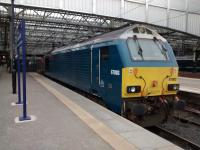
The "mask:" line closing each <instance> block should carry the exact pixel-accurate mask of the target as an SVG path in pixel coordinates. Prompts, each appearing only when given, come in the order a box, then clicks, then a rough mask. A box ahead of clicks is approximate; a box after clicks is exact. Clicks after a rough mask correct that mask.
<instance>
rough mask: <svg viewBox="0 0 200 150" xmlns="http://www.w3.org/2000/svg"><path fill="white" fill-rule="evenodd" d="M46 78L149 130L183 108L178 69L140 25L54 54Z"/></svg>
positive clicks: (163, 47)
mask: <svg viewBox="0 0 200 150" xmlns="http://www.w3.org/2000/svg"><path fill="white" fill-rule="evenodd" d="M45 65H46V67H45V69H46V71H45V73H46V75H48V76H50V77H52V78H55V79H57V80H60V81H62V82H64V83H67V84H69V85H72V86H74V87H76V88H79V89H81V90H83V91H86V92H88V93H91V94H94V95H97V96H99V97H101V98H102V100H103V101H104V103H105V104H106V106H107V107H108V108H109V109H111V110H112V111H114V112H116V113H118V114H121V115H123V116H125V117H127V118H128V119H130V120H133V121H134V122H136V123H138V124H140V125H142V126H151V125H155V124H157V123H158V122H161V121H164V120H166V119H167V117H168V115H169V114H170V113H172V112H173V110H175V108H177V109H181V108H183V107H184V102H183V101H181V100H179V99H178V97H177V95H176V94H177V91H178V89H179V83H178V65H177V62H176V59H175V56H174V54H173V50H172V48H171V47H170V45H169V44H168V42H167V41H166V39H164V38H163V37H162V36H160V35H159V34H157V33H156V32H155V31H153V30H151V29H149V28H146V27H145V26H141V25H134V26H131V27H126V28H124V29H120V30H117V31H113V32H110V33H106V34H104V35H101V36H99V37H95V38H93V39H91V40H89V41H87V42H84V43H80V44H76V45H73V46H69V47H62V48H59V49H57V50H54V51H53V52H52V53H51V54H50V55H48V56H46V58H45Z"/></svg>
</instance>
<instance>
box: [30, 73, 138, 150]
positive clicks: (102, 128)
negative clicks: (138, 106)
mask: <svg viewBox="0 0 200 150" xmlns="http://www.w3.org/2000/svg"><path fill="white" fill-rule="evenodd" d="M31 76H32V77H33V78H34V79H35V80H36V81H37V82H39V83H40V84H41V85H42V86H44V87H45V88H46V89H47V90H48V91H49V92H50V93H52V94H53V95H54V96H55V97H56V98H57V99H58V100H60V101H61V102H62V103H63V104H65V105H66V106H67V107H68V108H69V109H70V110H71V111H72V112H73V113H74V114H76V115H77V116H78V117H79V118H80V119H81V120H82V121H83V122H85V123H86V125H87V126H89V127H90V128H91V129H92V130H93V131H95V132H96V133H97V134H98V135H99V136H100V137H101V138H102V139H103V140H104V141H105V142H107V143H108V144H110V145H111V146H112V147H113V148H114V149H116V150H135V149H138V148H136V147H135V146H134V145H133V144H131V143H129V142H128V141H127V140H126V139H124V138H123V137H121V136H120V135H119V134H117V133H116V132H114V131H113V130H112V129H111V128H109V127H108V126H106V125H105V124H104V123H102V122H101V121H99V120H98V119H96V118H95V117H93V116H92V115H91V114H89V113H88V112H87V111H85V110H84V109H83V108H81V107H80V106H78V105H77V104H75V103H74V102H72V101H71V100H70V99H69V98H67V97H66V96H65V95H63V94H62V93H60V92H58V91H57V90H56V89H55V88H53V87H51V86H49V85H48V84H47V83H45V82H44V81H43V80H42V79H41V76H40V75H38V74H35V73H32V74H31Z"/></svg>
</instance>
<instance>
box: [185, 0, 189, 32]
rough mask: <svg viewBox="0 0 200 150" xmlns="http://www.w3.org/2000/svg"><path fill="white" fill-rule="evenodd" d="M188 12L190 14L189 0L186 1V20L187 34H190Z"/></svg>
mask: <svg viewBox="0 0 200 150" xmlns="http://www.w3.org/2000/svg"><path fill="white" fill-rule="evenodd" d="M188 12H189V0H186V1H185V13H186V15H185V16H186V19H185V32H188Z"/></svg>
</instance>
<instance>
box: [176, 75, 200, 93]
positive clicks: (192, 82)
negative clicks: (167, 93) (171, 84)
mask: <svg viewBox="0 0 200 150" xmlns="http://www.w3.org/2000/svg"><path fill="white" fill-rule="evenodd" d="M179 81H180V91H184V92H190V93H195V94H200V79H195V78H187V77H179Z"/></svg>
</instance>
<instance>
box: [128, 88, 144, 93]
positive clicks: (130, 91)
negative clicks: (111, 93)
mask: <svg viewBox="0 0 200 150" xmlns="http://www.w3.org/2000/svg"><path fill="white" fill-rule="evenodd" d="M140 91H141V87H140V86H128V87H127V93H139V92H140Z"/></svg>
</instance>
